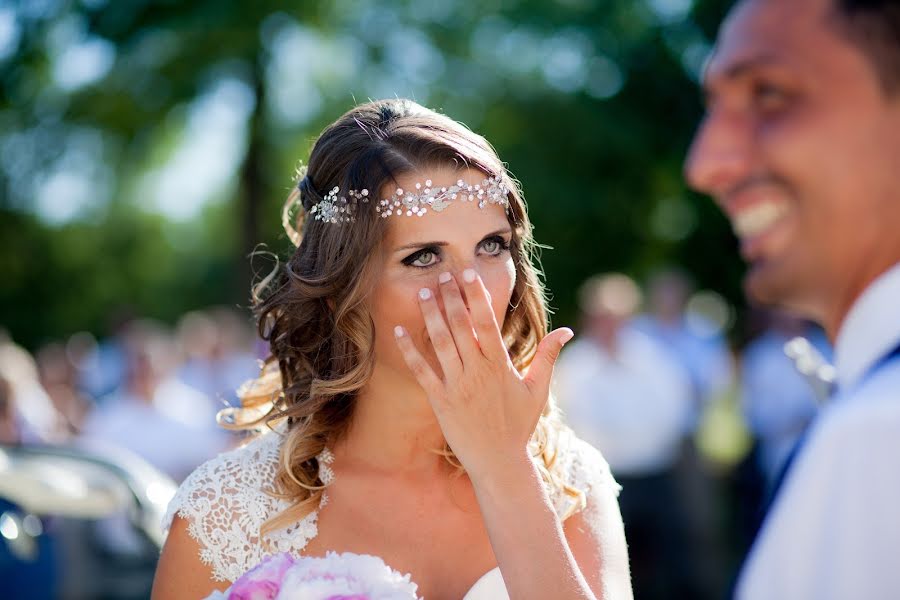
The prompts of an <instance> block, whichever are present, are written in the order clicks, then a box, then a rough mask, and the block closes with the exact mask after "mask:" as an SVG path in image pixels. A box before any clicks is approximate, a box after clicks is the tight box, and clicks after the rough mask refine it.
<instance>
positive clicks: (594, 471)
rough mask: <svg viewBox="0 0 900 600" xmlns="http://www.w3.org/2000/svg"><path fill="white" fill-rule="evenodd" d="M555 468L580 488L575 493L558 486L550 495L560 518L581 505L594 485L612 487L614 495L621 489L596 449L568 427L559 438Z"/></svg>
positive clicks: (580, 507) (574, 511) (572, 485)
mask: <svg viewBox="0 0 900 600" xmlns="http://www.w3.org/2000/svg"><path fill="white" fill-rule="evenodd" d="M557 460H558V461H559V464H558V467H557V472H558V473H559V475H560V477H562V478H563V480H564V481H565V482H566V484H567V485H568V486H569V487H571V488H573V489H575V490H578V492H580V494H579V495H578V496H573V495H571V494H569V493H566V492H565V491H564V490H559V491H557V492H556V493H554V494H553V495H552V499H553V504H554V508H555V509H556V513H557V514H558V515H559V516H560V518H567V517H569V516H571V515H572V514H574V513H577V512H578V511H580V510H581V509H582V508H583V507H584V502H585V497H586V496H588V495H589V494H590V492H591V490H592V489H593V488H594V487H595V486H598V485H601V486H608V487H610V488H612V490H613V492H614V493H615V495H616V496H618V495H619V491H620V490H621V489H622V486H620V485H619V484H618V483H617V482H616V480H615V479H614V478H613V475H612V472H611V471H610V469H609V464H608V463H607V462H606V459H605V458H603V455H602V454H600V451H599V450H597V449H596V448H594V447H593V446H591V445H590V444H588V443H587V442H585V441H584V440H582V439H579V438H578V437H577V436H576V435H575V434H574V433H572V432H571V431H570V430H564V431H563V432H561V433H560V438H559V454H558V458H557Z"/></svg>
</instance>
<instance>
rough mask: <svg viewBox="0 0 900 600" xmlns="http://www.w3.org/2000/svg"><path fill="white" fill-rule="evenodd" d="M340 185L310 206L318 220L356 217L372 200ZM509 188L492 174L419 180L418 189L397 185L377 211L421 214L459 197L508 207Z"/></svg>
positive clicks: (364, 193)
mask: <svg viewBox="0 0 900 600" xmlns="http://www.w3.org/2000/svg"><path fill="white" fill-rule="evenodd" d="M340 193H341V192H340V188H337V187H334V188H332V189H331V191H330V192H328V194H327V195H326V196H325V197H324V198H323V199H322V200H321V201H320V202H318V203H316V204H315V205H314V206H313V207H312V208H311V209H310V211H309V212H310V214H311V215H313V218H314V219H315V220H317V221H325V222H327V223H348V222H350V221H353V220H355V218H356V217H355V212H356V207H357V206H358V204H359V203H367V202H368V201H369V190H366V189H363V190H350V191H349V192H347V196H341V195H340ZM508 194H509V187H508V186H507V185H506V184H505V183H504V182H503V181H502V180H501V179H500V178H499V177H489V178H487V179H485V180H483V181H482V182H481V183H476V184H468V183H466V182H464V181H463V180H462V179H460V180H458V181H457V182H456V184H455V185H451V186H450V187H433V186H432V183H431V180H430V179H428V180H426V181H425V183H424V184H422V183H417V184H416V186H415V191H406V190H403V189H402V188H397V189H396V191H394V193H393V195H391V197H390V198H383V199H382V200H380V201H379V202H378V204H377V205H376V206H375V212H376V213H378V214H379V215H381V217H382V218H387V217H390V216H398V217H399V216H402V215H406V216H407V217H412V216H418V217H421V216H422V215H424V214H425V213H427V212H428V209H431V210H433V211H435V212H441V211H442V210H444V209H445V208H447V207H448V206H450V203H451V202H453V201H456V200H460V201H463V202H478V208H484V207H485V206H487V205H488V204H499V205H500V206H502V207H503V208H504V209H508V208H509V197H508Z"/></svg>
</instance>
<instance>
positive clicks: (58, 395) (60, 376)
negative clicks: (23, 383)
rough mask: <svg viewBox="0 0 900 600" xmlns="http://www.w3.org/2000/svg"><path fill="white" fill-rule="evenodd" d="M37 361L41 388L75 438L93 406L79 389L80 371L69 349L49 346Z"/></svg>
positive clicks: (41, 349)
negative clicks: (71, 358) (72, 359)
mask: <svg viewBox="0 0 900 600" xmlns="http://www.w3.org/2000/svg"><path fill="white" fill-rule="evenodd" d="M35 360H36V362H37V367H38V374H39V376H40V382H41V385H42V386H43V388H44V390H45V391H46V392H47V395H48V396H49V397H50V400H51V401H52V402H53V406H54V407H55V408H56V410H57V412H58V413H59V415H60V416H61V417H62V419H63V423H64V427H65V430H66V433H67V434H68V435H69V436H72V435H76V434H77V433H78V432H79V431H81V425H82V423H83V421H84V418H85V416H86V415H87V413H88V411H89V410H90V409H91V406H92V404H93V403H92V401H91V400H90V399H89V398H88V397H87V396H85V395H84V394H82V393H81V391H80V390H79V389H78V369H77V368H76V367H75V365H74V364H72V361H71V360H70V357H69V353H68V352H67V349H66V346H64V345H63V344H61V343H59V342H53V343H50V344H47V345H45V346H43V347H42V348H40V349H39V350H38V351H37V353H36V354H35Z"/></svg>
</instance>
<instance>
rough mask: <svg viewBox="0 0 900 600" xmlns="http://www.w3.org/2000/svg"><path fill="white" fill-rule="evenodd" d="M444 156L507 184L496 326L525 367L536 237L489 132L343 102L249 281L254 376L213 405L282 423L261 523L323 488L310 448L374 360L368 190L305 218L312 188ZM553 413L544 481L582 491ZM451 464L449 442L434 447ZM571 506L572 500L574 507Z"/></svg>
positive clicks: (377, 233)
mask: <svg viewBox="0 0 900 600" xmlns="http://www.w3.org/2000/svg"><path fill="white" fill-rule="evenodd" d="M446 165H453V166H454V167H456V168H458V169H464V168H475V169H477V170H479V171H481V172H482V173H484V174H485V175H487V176H493V177H500V178H502V179H503V181H504V182H505V183H506V184H507V187H508V189H509V190H510V192H509V210H508V211H507V215H508V218H509V222H510V224H511V225H512V229H513V235H512V240H511V244H510V249H511V254H512V257H513V261H514V263H515V269H516V283H515V287H514V289H513V292H512V296H511V299H510V303H509V307H508V309H507V312H506V318H505V321H504V324H503V332H502V333H503V337H504V340H505V341H506V345H507V348H508V349H509V353H510V356H511V358H512V361H513V363H514V364H515V366H516V367H517V368H518V369H519V370H520V371H524V370H526V369H527V368H528V366H529V364H530V363H531V360H532V359H533V357H534V354H535V351H536V349H537V345H538V343H539V342H540V340H541V339H542V338H543V337H544V336H545V335H546V333H547V326H548V317H547V308H546V301H545V297H544V287H543V284H542V282H541V279H540V273H539V271H538V270H537V268H536V267H535V264H534V262H533V259H534V258H535V257H534V251H535V243H534V241H533V238H532V226H531V223H530V222H529V220H528V215H527V213H526V210H525V203H524V200H523V198H522V194H521V191H520V189H519V186H518V185H517V183H516V182H515V181H514V180H513V179H512V177H511V176H510V174H509V173H508V171H507V170H506V168H505V167H504V165H503V163H501V162H500V159H499V158H498V157H497V154H496V153H495V152H494V150H493V148H492V147H491V146H490V144H489V143H488V142H487V141H486V140H485V139H484V138H483V137H481V136H479V135H477V134H475V133H473V132H472V131H470V130H469V129H467V128H466V127H464V126H463V125H461V124H459V123H457V122H456V121H453V120H452V119H449V118H448V117H446V116H444V115H441V114H438V113H436V112H434V111H431V110H428V109H426V108H423V107H422V106H419V105H418V104H416V103H414V102H411V101H409V100H399V99H397V100H382V101H377V102H370V103H367V104H363V105H360V106H357V107H356V108H353V109H352V110H350V111H349V112H347V113H346V114H344V115H343V116H342V117H341V118H339V119H338V120H337V121H335V122H334V123H333V124H332V125H330V126H329V127H328V128H326V129H325V130H324V131H323V132H322V134H321V136H320V137H319V138H318V139H317V140H316V142H315V144H314V146H313V149H312V152H311V153H310V157H309V162H308V166H307V167H306V169H305V170H301V171H300V172H299V181H298V183H297V186H296V187H295V188H294V190H293V191H292V192H291V194H290V196H289V197H288V199H287V202H286V203H285V207H284V211H283V224H284V226H285V231H286V232H287V234H288V237H289V238H290V239H291V240H292V241H293V242H294V244H295V245H296V247H297V248H296V250H295V251H294V252H293V255H292V256H291V257H290V260H289V261H288V262H287V264H286V265H285V266H284V267H283V268H276V270H275V271H273V272H272V273H271V274H270V275H269V277H267V278H265V279H264V280H262V281H261V282H259V283H258V284H257V285H256V286H254V289H253V301H254V308H255V311H256V314H257V318H258V328H259V333H260V335H261V336H262V338H263V339H265V340H267V341H268V342H269V345H270V349H271V355H270V356H269V357H268V359H267V360H266V361H265V363H264V366H263V368H262V372H261V375H260V377H259V378H258V379H256V380H254V381H251V382H248V384H245V386H244V387H243V388H242V389H241V390H240V396H241V400H242V403H241V407H240V408H238V409H230V410H226V411H223V413H222V414H220V421H223V422H224V423H226V424H227V425H228V426H229V427H231V428H236V429H254V428H256V429H258V428H260V427H261V426H264V425H268V426H271V425H272V424H273V423H275V422H285V421H286V423H287V433H286V435H285V439H284V440H283V442H282V445H281V455H280V462H279V466H278V470H277V473H276V477H275V481H274V485H273V489H272V490H270V493H272V494H274V495H276V496H278V497H281V498H285V499H287V500H289V501H291V502H292V505H291V507H290V508H289V509H287V510H285V511H284V512H282V513H281V514H279V515H276V516H275V517H273V518H272V519H270V520H269V521H268V522H267V523H266V525H265V526H264V531H263V533H265V532H266V531H271V530H274V529H278V528H281V527H285V526H288V525H290V524H291V523H293V522H295V521H296V520H298V519H300V518H302V517H303V516H305V515H306V514H308V513H309V512H311V511H313V510H315V509H316V508H317V507H318V505H319V502H320V499H321V495H322V492H323V490H324V488H325V485H324V484H323V482H322V481H321V480H320V479H319V464H318V459H317V458H316V457H317V456H318V455H319V454H320V453H321V452H322V450H323V449H325V448H326V446H330V445H332V444H333V443H334V442H335V441H336V440H338V439H340V437H341V436H342V435H344V434H345V433H346V431H347V429H348V426H349V425H350V422H351V419H352V418H353V407H354V401H355V399H356V395H357V393H358V392H359V390H360V389H362V388H363V386H365V385H366V382H367V381H368V380H369V378H370V376H371V374H372V371H373V368H374V364H375V356H374V350H373V346H374V340H375V330H374V324H373V322H372V319H371V317H370V315H369V312H368V296H367V295H368V293H369V291H370V290H372V289H373V287H374V282H375V278H376V277H377V275H378V272H379V270H380V268H381V261H380V256H381V252H380V250H381V244H382V240H383V238H384V235H385V229H386V226H387V225H386V219H382V218H379V216H378V215H377V213H375V210H374V204H375V203H374V202H370V203H364V204H359V205H358V207H357V213H356V219H355V220H354V221H352V222H349V223H341V224H340V225H335V224H331V223H327V222H324V221H319V220H315V219H310V218H307V215H308V214H309V210H310V208H311V207H312V206H313V205H315V204H316V203H317V202H319V201H320V200H322V197H323V193H322V192H323V191H326V190H330V189H332V188H334V187H339V188H340V189H341V190H349V189H357V190H359V189H364V188H365V189H369V190H381V189H383V188H384V186H385V185H387V184H388V183H394V184H396V181H395V178H396V177H397V176H399V175H401V174H403V173H408V172H412V171H421V170H424V169H427V168H429V167H435V166H446ZM561 427H562V425H561V424H560V422H559V420H558V418H557V416H556V409H555V406H554V404H553V402H552V400H551V401H550V402H548V404H547V407H546V409H545V410H544V414H543V415H542V417H541V418H540V420H539V423H538V426H537V428H536V431H535V434H534V436H533V440H532V452H533V454H534V455H535V456H536V457H537V456H539V457H540V458H541V460H540V461H538V465H539V467H541V471H542V475H543V476H544V479H545V481H547V482H548V484H549V485H551V486H553V487H554V488H555V489H557V490H559V491H562V492H564V493H566V494H568V495H570V496H572V497H575V498H576V499H579V500H580V502H577V503H576V507H575V510H577V508H578V507H579V505H583V502H584V500H583V494H581V492H580V491H579V490H575V489H573V488H570V487H569V486H567V485H566V484H565V483H564V481H563V479H562V478H561V477H560V476H559V474H557V473H556V472H555V469H554V465H555V463H556V455H557V451H556V443H555V442H556V439H557V437H558V436H557V434H558V432H559V430H560V428H561ZM435 450H436V451H437V452H438V453H440V454H442V455H443V456H445V457H446V459H447V460H448V461H449V462H450V463H451V464H453V465H454V466H456V467H457V468H458V469H460V472H462V467H461V465H460V464H459V462H458V461H457V460H456V458H455V457H454V456H453V453H452V451H451V450H450V449H449V447H446V446H445V447H444V448H442V449H435ZM573 512H574V511H573Z"/></svg>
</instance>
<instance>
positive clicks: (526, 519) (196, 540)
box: [153, 100, 631, 600]
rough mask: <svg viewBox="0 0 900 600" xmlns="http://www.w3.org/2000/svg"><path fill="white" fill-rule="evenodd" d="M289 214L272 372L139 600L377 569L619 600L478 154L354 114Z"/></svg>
mask: <svg viewBox="0 0 900 600" xmlns="http://www.w3.org/2000/svg"><path fill="white" fill-rule="evenodd" d="M301 175H302V178H301V179H300V181H299V184H298V185H297V188H296V189H295V190H294V191H293V192H292V194H291V196H290V197H289V199H288V202H287V206H286V208H285V212H284V223H285V227H286V230H287V232H288V235H289V237H291V239H292V240H293V241H294V242H295V244H297V249H296V250H295V251H294V253H293V256H292V257H291V259H290V261H289V262H288V264H287V266H286V268H284V269H282V270H281V271H279V272H277V274H276V275H274V276H273V277H272V278H270V280H267V281H263V282H262V283H261V284H260V285H259V286H257V288H256V290H255V294H254V298H255V300H256V309H257V314H258V318H259V329H260V333H261V335H262V336H263V337H264V338H265V339H266V340H268V342H269V344H270V347H271V352H272V356H271V357H270V358H269V360H268V362H267V364H266V366H265V367H264V368H263V373H262V375H261V376H260V378H259V379H258V380H256V381H255V382H252V384H251V385H250V386H249V387H245V388H244V390H243V405H242V408H241V409H240V410H236V411H235V412H234V413H232V414H226V415H224V417H225V420H226V421H231V422H232V423H234V424H235V425H234V426H236V427H246V428H247V429H254V430H262V431H264V433H262V434H259V435H257V436H255V437H254V438H253V439H252V441H250V442H249V443H248V444H246V445H245V446H243V447H241V448H239V449H236V450H232V451H230V452H227V453H225V454H222V455H220V456H219V457H217V458H215V459H213V460H211V461H209V462H208V463H206V464H204V465H202V466H200V467H199V468H198V469H197V470H196V471H195V472H194V473H193V474H191V476H190V477H188V479H187V480H186V481H185V482H184V483H183V484H182V486H181V488H180V489H179V491H178V494H177V495H176V497H175V498H174V499H173V500H172V503H171V505H170V507H169V514H168V516H167V518H166V523H165V526H166V527H167V528H168V529H169V533H168V539H167V541H166V544H165V547H164V548H163V551H162V556H161V557H160V561H159V566H158V569H157V573H156V579H155V582H154V589H153V598H154V599H156V600H168V599H174V598H191V599H195V598H201V597H204V596H205V595H207V594H209V593H211V592H212V591H213V590H216V589H219V590H221V589H225V588H226V587H228V585H229V584H230V583H231V582H232V581H234V580H235V579H236V578H238V577H239V576H240V575H241V574H242V573H244V572H245V571H246V570H248V569H249V568H251V567H253V566H255V565H256V564H257V563H258V562H259V561H260V560H262V559H263V558H265V557H266V556H268V555H270V554H273V553H277V552H291V553H292V554H294V555H297V556H301V555H304V556H324V555H325V553H326V552H328V551H337V552H352V553H358V554H368V555H374V556H377V557H380V558H381V559H382V560H384V562H385V563H386V564H387V565H388V566H390V567H391V568H393V569H396V570H397V571H399V572H401V573H409V574H411V577H412V581H413V582H415V583H416V584H417V585H418V593H419V594H420V595H421V596H423V597H424V598H426V599H428V600H431V599H441V598H448V599H454V600H458V599H460V598H464V599H465V600H486V599H494V598H506V597H510V598H540V599H547V598H554V599H562V598H616V599H618V598H631V585H630V581H629V574H628V557H627V551H626V547H625V537H624V533H623V528H622V521H621V517H620V514H619V508H618V504H617V500H616V494H617V492H618V486H617V484H616V483H615V481H614V480H613V478H612V476H611V474H610V472H609V468H608V465H607V464H606V462H605V461H604V459H603V458H602V457H601V455H600V454H599V453H598V452H597V451H596V450H595V449H594V448H592V447H591V446H589V445H588V444H586V443H585V442H583V441H581V440H579V439H577V438H576V437H575V436H574V435H573V434H572V433H571V431H570V430H569V429H568V428H567V427H565V426H564V425H563V424H562V423H561V422H560V420H559V417H558V415H557V412H556V409H555V407H554V404H553V401H552V398H550V394H549V385H550V376H551V374H552V370H553V364H554V362H555V360H556V357H557V355H558V353H559V351H560V349H561V348H562V346H563V344H564V343H565V342H566V341H568V339H569V338H571V336H572V332H571V331H570V330H568V329H558V330H556V331H553V332H551V333H549V334H546V328H547V320H548V319H547V311H546V307H545V304H544V297H543V287H542V284H541V282H540V280H539V278H538V272H537V270H536V269H535V267H534V265H533V264H532V262H531V253H530V252H531V249H532V244H533V241H532V237H531V224H530V222H529V221H528V217H527V214H526V212H525V204H524V200H523V198H522V196H521V192H520V190H519V189H518V187H517V185H516V183H515V182H514V181H513V180H512V178H511V177H510V175H509V173H508V172H507V171H506V169H505V168H504V166H503V163H502V162H501V161H500V160H499V158H498V157H497V155H496V154H495V153H494V151H493V149H492V148H491V146H490V145H489V144H488V143H487V142H486V141H485V140H484V138H482V137H481V136H479V135H476V134H474V133H472V132H471V131H469V130H468V129H466V128H465V127H464V126H463V125H461V124H459V123H457V122H455V121H453V120H451V119H449V118H447V117H445V116H443V115H440V114H437V113H435V112H433V111H430V110H428V109H425V108H423V107H421V106H419V105H417V104H415V103H413V102H410V101H408V100H385V101H378V102H371V103H368V104H364V105H361V106H358V107H357V108H354V109H352V110H350V111H349V112H348V113H347V114H345V115H344V116H342V117H341V118H340V119H338V120H337V121H336V122H335V123H333V124H332V125H331V126H329V127H328V128H327V129H326V130H325V131H324V132H323V133H322V135H321V136H320V137H319V139H318V140H317V141H316V143H315V145H314V147H313V149H312V153H311V155H310V158H309V164H308V169H307V170H306V171H305V174H304V173H302V172H301Z"/></svg>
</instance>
